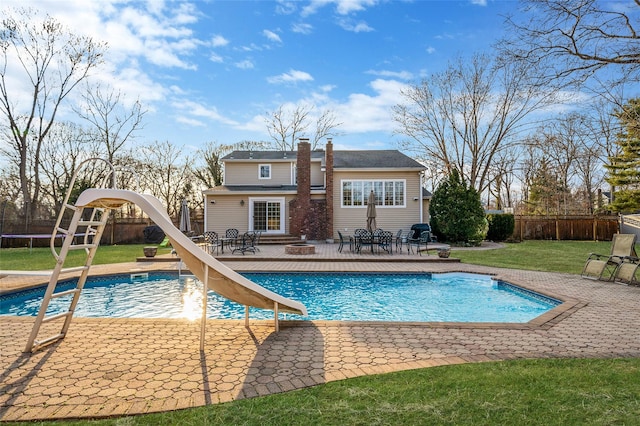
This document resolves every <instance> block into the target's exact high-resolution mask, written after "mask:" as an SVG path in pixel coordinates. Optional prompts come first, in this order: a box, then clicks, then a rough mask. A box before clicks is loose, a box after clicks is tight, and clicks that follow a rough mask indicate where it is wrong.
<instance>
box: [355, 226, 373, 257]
mask: <svg viewBox="0 0 640 426" xmlns="http://www.w3.org/2000/svg"><path fill="white" fill-rule="evenodd" d="M353 240H354V241H355V250H356V252H358V253H362V247H363V246H370V247H371V252H372V253H373V236H372V235H371V232H369V230H368V229H364V228H358V229H356V230H355V231H353Z"/></svg>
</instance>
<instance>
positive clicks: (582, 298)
mask: <svg viewBox="0 0 640 426" xmlns="http://www.w3.org/2000/svg"><path fill="white" fill-rule="evenodd" d="M278 250H279V251H278ZM281 250H282V247H277V246H276V247H267V246H265V247H261V251H260V253H259V254H258V255H256V256H254V255H247V256H245V258H244V259H243V260H234V258H232V257H227V258H226V260H224V257H222V259H223V260H224V261H225V263H226V264H228V265H229V266H231V267H232V268H234V269H238V270H243V271H250V270H257V271H258V270H274V271H290V270H293V271H365V270H366V271H374V272H376V271H380V272H394V271H397V272H405V271H428V272H443V271H466V272H478V273H490V274H496V275H497V276H498V277H499V278H500V279H503V280H505V281H508V282H512V283H515V284H519V285H522V286H525V287H527V288H530V289H533V290H536V291H539V292H542V293H545V294H548V295H551V296H554V297H557V298H560V299H562V300H565V301H566V303H565V304H564V305H563V306H562V307H559V308H556V309H555V310H554V311H552V313H550V314H545V315H544V316H543V317H540V318H538V319H536V320H534V321H532V322H530V323H528V324H519V325H505V324H460V323H449V324H435V323H422V324H404V323H347V322H331V321H314V322H300V321H282V322H281V330H280V332H279V333H275V332H274V327H273V322H272V321H257V320H256V321H251V322H250V326H249V328H245V326H244V322H243V321H225V320H208V321H207V329H206V341H205V348H204V351H202V352H200V350H199V344H200V341H199V338H200V334H199V333H200V323H199V321H195V322H190V321H187V320H173V319H95V318H93V319H92V318H78V317H76V318H74V320H73V322H72V324H71V328H70V329H69V333H68V335H67V337H66V338H65V339H63V340H62V341H60V342H58V343H56V344H54V345H52V346H49V347H47V348H45V349H43V350H41V351H39V352H36V353H34V354H23V353H22V350H23V349H24V345H25V343H26V341H27V337H28V334H29V332H30V331H31V326H32V324H33V318H25V317H0V351H1V353H0V420H2V421H12V420H36V419H60V418H82V417H101V416H114V415H127V414H139V413H150V412H157V411H165V410H173V409H180V408H188V407H195V406H201V405H204V404H214V403H219V402H225V401H232V400H236V399H241V398H249V397H254V396H258V395H267V394H271V393H277V392H286V391H289V390H293V389H299V388H303V387H307V386H313V385H317V384H321V383H326V382H329V381H333V380H341V379H345V378H349V377H355V376H361V375H366V374H376V373H386V372H391V371H398V370H407V369H414V368H423V367H431V366H438V365H446V364H455V363H464V362H482V361H491V360H508V359H516V358H568V357H570V358H590V357H598V358H612V357H640V287H634V286H625V285H620V284H612V283H604V282H597V281H591V280H585V279H582V278H580V277H579V276H576V275H570V274H557V273H545V272H531V271H520V270H508V269H498V268H487V267H482V266H474V265H466V264H461V263H455V262H431V260H435V257H433V256H431V257H426V256H423V257H422V258H419V257H418V256H417V255H415V254H414V255H411V256H409V255H400V256H399V255H397V254H394V255H392V256H387V255H385V256H378V257H376V258H374V259H373V260H374V262H370V260H371V259H370V258H369V257H364V256H362V255H353V254H349V253H346V254H344V255H343V254H339V253H336V252H335V246H332V245H318V247H317V250H316V251H317V252H318V254H317V255H314V257H304V258H300V257H286V256H283V255H282V254H281ZM249 256H254V257H253V258H251V260H249ZM405 257H406V259H404V258H405ZM157 260H160V259H157ZM312 260H313V261H312ZM400 260H404V261H400ZM176 268H177V263H176V262H160V261H156V262H138V263H130V264H118V265H103V266H95V267H93V268H92V274H101V273H116V272H121V271H139V270H153V269H176ZM41 279H42V278H40V280H41ZM31 283H33V278H25V277H6V278H3V279H0V288H1V289H7V288H15V287H23V286H27V285H30V284H31Z"/></svg>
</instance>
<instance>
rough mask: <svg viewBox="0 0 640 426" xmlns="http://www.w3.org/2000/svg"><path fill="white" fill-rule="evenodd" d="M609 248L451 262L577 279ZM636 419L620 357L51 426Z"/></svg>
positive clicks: (554, 245) (563, 247) (6, 260)
mask: <svg viewBox="0 0 640 426" xmlns="http://www.w3.org/2000/svg"><path fill="white" fill-rule="evenodd" d="M609 247H610V243H608V242H602V243H600V242H556V241H527V242H524V243H520V244H509V245H507V246H506V247H505V248H503V249H497V250H455V249H454V250H453V251H452V256H453V257H459V258H461V259H462V261H463V262H466V263H476V264H482V265H488V266H496V267H507V268H513V269H530V270H545V271H551V272H561V273H571V274H578V273H580V270H581V267H582V265H583V263H584V260H585V259H586V257H587V256H588V253H590V252H598V253H607V252H609ZM101 252H102V254H101V256H100V257H99V258H97V259H96V262H95V263H111V262H116V261H131V260H133V259H134V258H135V257H137V256H140V254H141V252H142V249H141V246H114V247H101V249H100V250H98V253H99V254H100V253H101ZM47 258H48V259H47ZM35 265H37V266H35ZM26 266H28V267H29V269H46V268H51V267H53V262H52V261H51V255H50V253H48V250H47V249H34V250H33V252H32V253H29V252H28V249H17V250H2V251H0V269H26ZM639 418H640V359H638V358H629V359H538V360H517V361H501V362H486V363H476V364H462V365H454V366H443V367H434V368H428V369H422V370H411V371H402V372H397V373H389V374H384V375H373V376H364V377H359V378H355V379H347V380H341V381H336V382H330V383H327V384H323V385H320V386H315V387H312V388H305V389H302V390H298V391H293V392H287V393H283V394H275V395H270V396H265V397H257V398H251V399H245V400H240V401H234V402H230V403H224V404H217V405H216V404H214V405H208V406H205V407H199V408H193V409H188V410H180V411H174V412H166V413H159V414H151V415H143V416H136V417H127V418H119V419H105V420H96V421H65V422H55V424H64V425H76V424H78V425H80V424H91V425H103V424H104V425H111V424H113V425H125V424H126V425H137V424H140V425H143V424H171V425H174V424H175V425H178V424H179V425H182V424H193V425H204V424H246V425H254V424H255V425H269V424H273V425H276V424H277V425H283V424H314V425H315V424H317V425H335V424H345V425H359V424H362V425H364V424H367V425H372V424H393V425H396V424H397V425H406V424H456V425H457V424H487V425H493V424H517V423H523V424H540V425H571V424H576V425H586V424H598V425H600V424H640V422H639V421H638V419H639ZM24 424H30V425H31V424H33V423H24ZM44 424H46V423H44Z"/></svg>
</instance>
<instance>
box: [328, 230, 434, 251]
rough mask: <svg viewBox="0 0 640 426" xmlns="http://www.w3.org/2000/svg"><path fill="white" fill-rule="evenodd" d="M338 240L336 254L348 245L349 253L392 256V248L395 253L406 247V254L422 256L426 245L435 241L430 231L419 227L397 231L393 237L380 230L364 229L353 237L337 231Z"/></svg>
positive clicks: (426, 247) (388, 232)
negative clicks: (415, 253) (384, 253)
mask: <svg viewBox="0 0 640 426" xmlns="http://www.w3.org/2000/svg"><path fill="white" fill-rule="evenodd" d="M338 237H339V238H340V241H339V244H338V252H340V253H342V250H343V249H344V246H345V245H346V244H349V251H351V252H354V253H368V252H369V251H370V252H371V253H382V252H386V253H388V254H393V247H394V246H395V250H396V252H398V253H400V252H402V251H403V246H404V247H406V249H407V252H408V253H413V252H414V251H415V252H417V253H418V254H420V255H422V251H423V250H424V251H426V250H427V249H428V244H429V243H433V242H435V241H436V239H435V237H434V236H432V235H431V230H430V229H423V228H420V227H415V226H414V227H412V229H411V230H410V231H407V232H403V231H402V229H401V230H399V231H398V232H397V233H396V234H395V235H394V234H393V233H392V232H391V231H385V230H383V229H381V228H378V229H375V230H373V232H372V231H370V230H368V229H365V228H358V229H356V230H354V232H353V235H344V234H343V233H342V232H341V231H338Z"/></svg>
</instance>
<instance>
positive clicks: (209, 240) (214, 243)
mask: <svg viewBox="0 0 640 426" xmlns="http://www.w3.org/2000/svg"><path fill="white" fill-rule="evenodd" d="M203 236H204V248H205V251H206V252H207V253H209V254H211V255H213V250H214V249H215V251H216V254H218V250H219V248H220V239H219V238H218V233H217V232H215V231H206V232H205V233H204V234H203Z"/></svg>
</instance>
